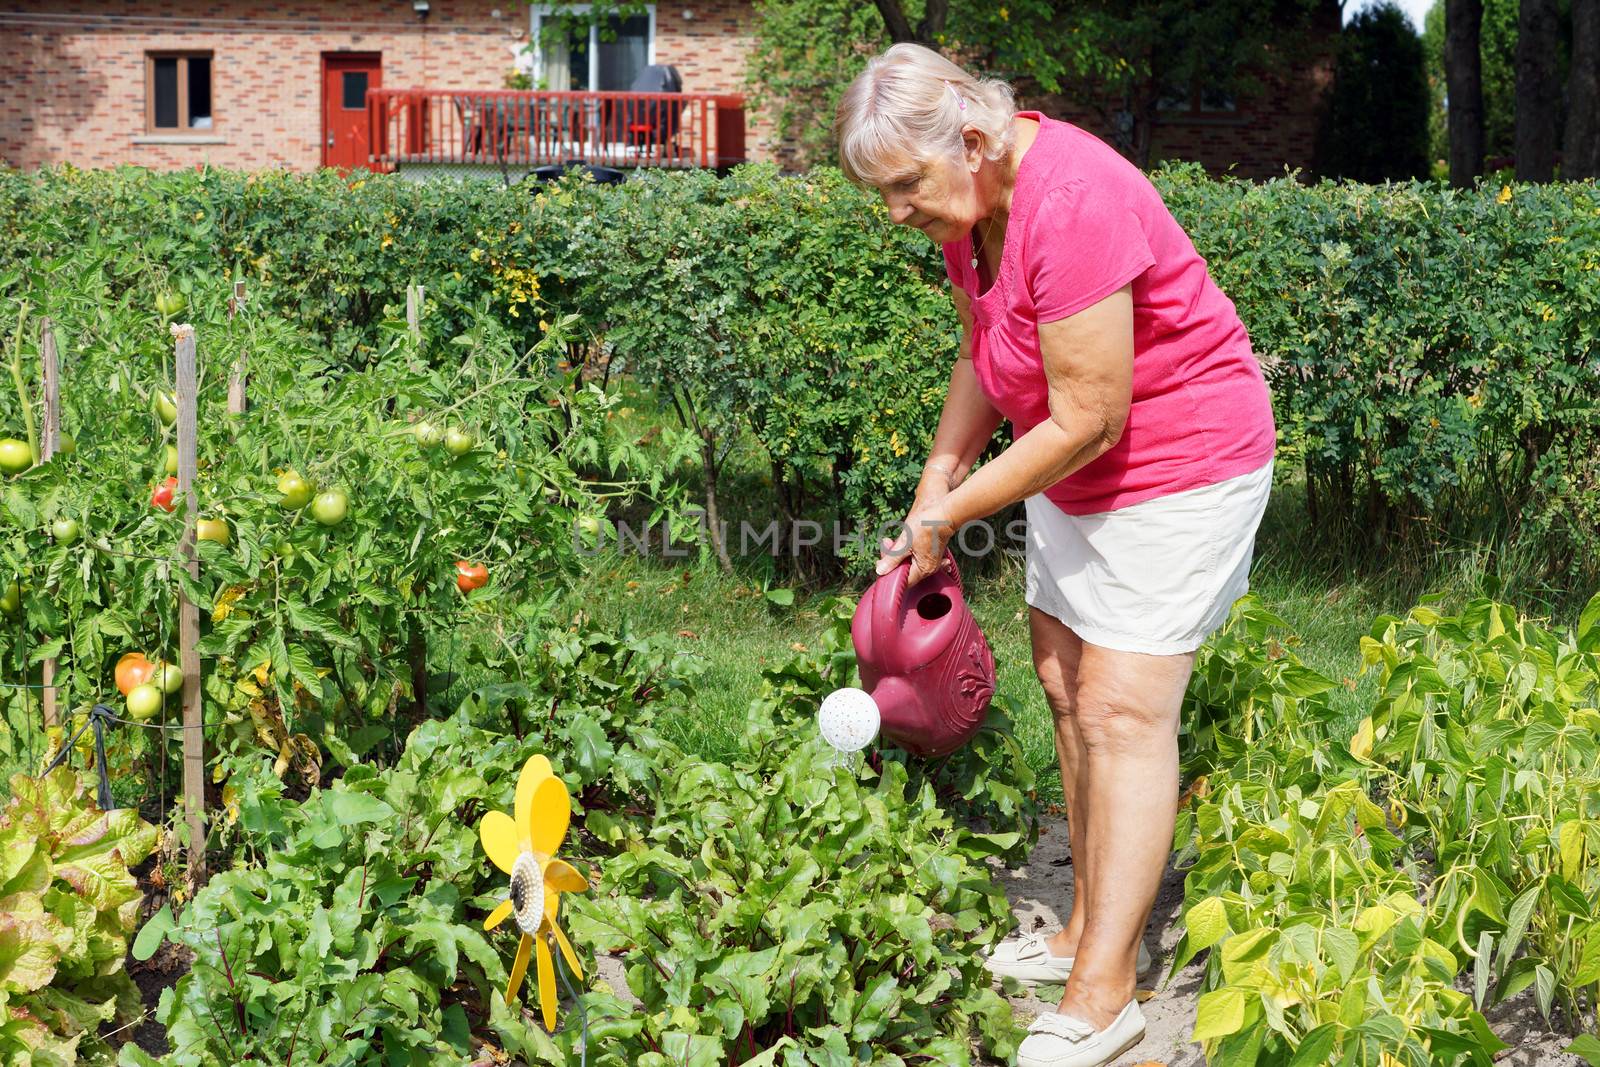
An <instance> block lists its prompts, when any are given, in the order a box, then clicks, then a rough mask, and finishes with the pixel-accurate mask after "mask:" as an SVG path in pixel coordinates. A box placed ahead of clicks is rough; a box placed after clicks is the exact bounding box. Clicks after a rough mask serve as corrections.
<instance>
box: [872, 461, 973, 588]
mask: <svg viewBox="0 0 1600 1067" xmlns="http://www.w3.org/2000/svg"><path fill="white" fill-rule="evenodd" d="M927 481H928V479H924V482H927ZM949 495H950V486H949V483H948V482H946V483H945V484H944V487H943V488H942V489H939V488H935V487H929V489H928V491H927V493H926V494H924V492H923V489H922V488H920V487H919V489H918V491H917V500H916V503H915V504H913V505H912V507H911V513H910V514H909V515H907V516H906V518H905V529H904V530H902V531H901V532H900V536H899V537H893V538H891V537H885V538H884V539H883V542H882V543H881V544H880V546H879V548H880V549H881V551H882V555H881V556H880V558H879V559H878V567H877V571H878V574H880V575H883V574H887V573H889V572H890V571H892V570H893V569H894V568H895V567H897V566H899V565H900V562H901V560H902V559H904V558H905V556H906V554H907V553H908V552H909V553H910V555H911V567H910V572H909V573H908V574H907V575H906V586H907V587H908V588H909V587H910V586H913V585H916V584H917V583H918V582H920V581H922V579H924V578H926V577H928V576H929V575H930V574H932V573H933V572H934V571H936V570H938V569H939V567H940V565H941V564H942V563H943V562H944V550H945V545H946V544H948V543H949V541H950V538H951V537H952V536H953V535H954V534H955V525H954V524H953V523H952V522H951V521H950V516H949V513H948V511H947V510H946V509H945V506H944V498H945V497H947V496H949Z"/></svg>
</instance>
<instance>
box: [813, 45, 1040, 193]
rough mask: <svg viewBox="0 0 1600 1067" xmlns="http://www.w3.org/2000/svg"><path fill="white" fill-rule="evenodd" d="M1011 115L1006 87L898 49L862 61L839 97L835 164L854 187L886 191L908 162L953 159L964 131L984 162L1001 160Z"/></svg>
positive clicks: (1010, 139) (916, 49) (1011, 139)
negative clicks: (974, 137)
mask: <svg viewBox="0 0 1600 1067" xmlns="http://www.w3.org/2000/svg"><path fill="white" fill-rule="evenodd" d="M1016 110H1017V109H1016V102H1015V100H1014V99H1013V97H1012V93H1011V86H1009V85H1007V84H1006V83H1005V82H1003V81H1000V80H998V79H993V78H974V77H973V76H972V75H970V74H968V73H967V72H966V71H965V70H962V69H961V68H960V67H959V66H957V65H956V64H955V63H952V62H951V61H950V60H948V59H946V58H945V57H944V56H942V55H940V54H939V53H938V52H935V51H933V50H932V49H929V48H924V47H922V46H921V45H917V44H897V45H894V46H893V47H892V48H890V49H889V50H888V51H887V52H884V53H883V54H882V55H881V56H876V57H874V58H873V59H871V60H870V61H868V63H867V69H866V70H864V71H862V72H861V73H860V74H859V75H857V76H856V79H855V81H853V82H851V83H850V87H849V88H847V89H846V90H845V91H844V96H842V97H841V98H840V99H839V109H838V111H837V112H836V113H835V115H834V120H833V132H834V137H835V138H836V139H837V141H838V144H839V165H840V166H841V167H842V168H843V169H844V172H845V175H846V176H847V177H849V179H850V180H851V181H853V182H858V183H862V184H866V185H885V184H888V182H889V181H890V180H892V179H894V178H896V177H899V176H900V175H897V174H896V173H895V171H894V168H895V165H896V164H897V163H899V162H901V161H903V160H905V159H907V158H909V159H911V160H913V161H914V162H917V163H924V162H926V161H928V160H930V159H933V158H935V157H937V156H941V155H952V156H956V157H959V156H960V155H961V152H962V148H963V142H962V134H963V132H964V131H966V130H967V129H972V130H974V131H976V132H977V133H978V135H979V136H980V137H982V138H983V155H984V158H985V159H989V160H1001V159H1004V158H1005V157H1006V156H1007V155H1009V154H1010V152H1011V148H1012V145H1013V144H1014V143H1015V141H1016V133H1015V131H1013V129H1012V126H1011V120H1012V117H1013V116H1014V115H1015V114H1016Z"/></svg>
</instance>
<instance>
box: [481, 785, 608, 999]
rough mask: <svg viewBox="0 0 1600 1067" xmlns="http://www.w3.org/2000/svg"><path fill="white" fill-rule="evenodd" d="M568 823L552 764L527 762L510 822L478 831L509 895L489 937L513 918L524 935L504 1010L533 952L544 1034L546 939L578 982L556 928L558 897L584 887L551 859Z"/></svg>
mask: <svg viewBox="0 0 1600 1067" xmlns="http://www.w3.org/2000/svg"><path fill="white" fill-rule="evenodd" d="M571 817H572V800H571V797H570V795H569V794H568V792H567V783H565V782H563V781H562V780H561V779H560V778H558V777H556V774H555V772H554V771H552V770H551V769H550V761H549V760H547V759H545V758H544V757H543V756H533V757H530V758H529V760H528V762H527V763H526V764H524V765H523V768H522V773H521V774H520V775H519V776H518V777H517V801H516V812H515V818H513V817H512V816H511V815H507V814H506V813H505V812H503V811H491V812H489V813H488V814H487V815H485V816H484V817H483V822H481V823H479V824H478V838H479V840H481V841H482V842H483V851H484V852H485V853H487V854H488V856H489V859H490V860H491V861H492V862H493V863H494V865H495V866H496V867H499V868H500V869H501V870H502V871H504V872H506V873H507V874H509V875H510V876H511V895H510V896H509V897H507V898H506V899H505V900H504V901H502V902H501V903H500V905H499V907H497V908H495V909H494V911H492V912H490V913H489V917H488V918H487V919H485V920H484V921H483V928H484V929H485V930H493V929H494V928H495V927H497V926H499V925H500V924H501V923H502V922H504V921H505V919H506V916H508V915H510V916H514V917H515V918H516V920H517V926H518V928H520V929H521V930H522V940H521V942H519V943H518V945H517V959H516V962H515V963H513V964H512V965H511V980H510V981H509V982H507V983H506V1003H507V1004H510V1003H511V1002H512V1001H513V1000H514V999H515V998H516V995H517V990H518V989H519V988H520V987H521V985H522V979H523V977H524V976H525V975H526V974H527V973H528V956H529V953H530V951H531V950H532V949H534V948H535V947H537V948H538V950H539V953H538V954H539V1003H540V1005H541V1007H542V1008H543V1009H544V1028H545V1029H546V1030H551V1031H553V1030H554V1029H555V1028H556V970H555V961H554V959H553V958H552V957H551V955H550V941H549V939H550V938H551V937H554V938H555V941H556V944H558V945H560V946H561V955H562V956H563V957H565V958H566V961H567V966H569V967H571V968H572V973H573V974H575V975H577V976H578V979H579V980H580V981H582V979H583V968H581V967H579V966H578V957H577V954H576V953H574V952H573V951H572V944H571V942H569V941H568V940H567V935H566V934H564V933H562V932H561V927H560V926H557V925H556V913H557V912H558V911H559V910H560V907H561V894H562V893H581V892H583V891H584V890H586V889H588V888H589V883H588V882H587V881H586V880H585V879H584V877H583V875H581V874H579V873H578V871H577V870H576V868H574V867H573V866H572V865H571V864H570V863H567V862H566V861H565V860H558V859H556V858H555V854H556V850H557V849H559V848H560V847H561V842H562V841H563V840H565V838H566V836H567V822H568V821H569V820H570V819H571Z"/></svg>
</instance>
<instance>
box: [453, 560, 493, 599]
mask: <svg viewBox="0 0 1600 1067" xmlns="http://www.w3.org/2000/svg"><path fill="white" fill-rule="evenodd" d="M488 580H489V568H488V567H485V566H484V565H483V564H481V563H476V564H474V563H468V562H467V561H466V560H464V559H458V560H456V588H457V589H459V590H461V591H462V592H463V593H470V592H472V591H473V590H474V589H481V588H483V584H484V583H485V582H487V581H488Z"/></svg>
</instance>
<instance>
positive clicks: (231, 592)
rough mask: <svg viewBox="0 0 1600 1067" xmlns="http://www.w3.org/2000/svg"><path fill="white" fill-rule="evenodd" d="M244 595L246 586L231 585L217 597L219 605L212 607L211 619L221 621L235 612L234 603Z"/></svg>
mask: <svg viewBox="0 0 1600 1067" xmlns="http://www.w3.org/2000/svg"><path fill="white" fill-rule="evenodd" d="M242 596H244V586H242V585H230V586H228V588H226V589H224V590H223V591H222V594H221V595H220V596H218V597H217V606H216V607H215V608H212V609H211V621H212V622H221V621H222V620H223V619H226V618H227V617H228V616H229V615H231V614H233V605H234V602H235V601H237V600H238V599H239V598H240V597H242Z"/></svg>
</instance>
